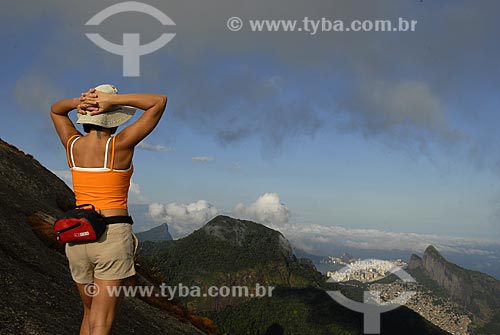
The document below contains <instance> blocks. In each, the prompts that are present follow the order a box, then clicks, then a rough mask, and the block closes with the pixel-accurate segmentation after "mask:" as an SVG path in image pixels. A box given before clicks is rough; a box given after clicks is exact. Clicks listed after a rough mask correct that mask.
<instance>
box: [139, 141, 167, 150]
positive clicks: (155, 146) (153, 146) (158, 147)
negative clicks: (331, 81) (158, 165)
mask: <svg viewBox="0 0 500 335" xmlns="http://www.w3.org/2000/svg"><path fill="white" fill-rule="evenodd" d="M137 148H138V149H143V150H149V151H159V152H161V151H171V150H172V148H171V147H166V146H163V145H159V144H151V143H149V142H146V141H142V142H141V143H139V144H138V145H137Z"/></svg>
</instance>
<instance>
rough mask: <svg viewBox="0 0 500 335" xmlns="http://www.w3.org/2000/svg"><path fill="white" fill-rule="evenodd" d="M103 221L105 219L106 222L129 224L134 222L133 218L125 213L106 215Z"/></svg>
mask: <svg viewBox="0 0 500 335" xmlns="http://www.w3.org/2000/svg"><path fill="white" fill-rule="evenodd" d="M104 221H106V224H113V223H130V224H134V220H132V217H131V216H126V215H117V216H106V217H105V218H104Z"/></svg>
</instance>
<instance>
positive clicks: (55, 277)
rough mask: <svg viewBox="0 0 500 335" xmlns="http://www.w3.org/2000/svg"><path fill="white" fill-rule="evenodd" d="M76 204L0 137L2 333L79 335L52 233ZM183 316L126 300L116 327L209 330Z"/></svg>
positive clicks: (72, 294) (74, 299)
mask: <svg viewBox="0 0 500 335" xmlns="http://www.w3.org/2000/svg"><path fill="white" fill-rule="evenodd" d="M73 204H74V196H73V192H72V191H71V190H70V189H69V188H68V187H67V186H66V184H65V183H64V182H63V181H61V180H60V179H59V178H58V177H56V176H55V175H54V174H53V173H51V172H50V171H49V170H47V169H46V168H44V167H43V166H42V165H41V164H40V163H39V162H38V161H36V160H35V159H34V158H33V157H32V156H30V155H26V154H24V153H23V152H21V151H19V150H18V149H17V148H15V147H13V146H12V145H9V144H8V143H6V142H4V141H2V140H0V285H1V287H2V294H1V296H2V298H1V299H0V324H1V330H0V333H2V334H37V335H53V334H62V335H65V334H78V332H79V326H80V322H81V316H82V305H81V302H80V298H79V296H78V292H77V290H76V286H75V284H74V282H73V280H72V278H71V276H70V273H69V268H68V262H67V259H66V256H65V255H64V252H63V248H61V246H60V245H59V244H58V243H56V242H55V239H54V236H53V235H51V234H53V230H52V225H51V223H53V221H54V220H55V218H56V217H57V216H59V215H61V214H62V213H63V212H64V211H65V210H67V209H69V208H70V207H71V206H73ZM142 280H143V278H142ZM173 309H177V310H181V308H180V306H174V308H173ZM184 314H185V316H184V317H182V313H180V314H175V313H171V312H166V311H164V310H161V309H159V308H157V307H153V306H152V305H150V304H148V303H146V302H145V301H143V300H140V299H138V298H126V299H125V301H124V304H123V306H122V308H121V313H120V315H119V317H118V318H117V320H116V324H115V329H114V331H115V333H116V334H148V335H151V334H167V333H168V334H190V335H191V334H206V333H207V332H205V331H202V330H201V329H199V328H197V327H195V326H194V325H193V323H192V321H193V320H194V319H193V318H191V319H190V318H189V315H186V313H185V312H184ZM202 321H203V320H200V322H202Z"/></svg>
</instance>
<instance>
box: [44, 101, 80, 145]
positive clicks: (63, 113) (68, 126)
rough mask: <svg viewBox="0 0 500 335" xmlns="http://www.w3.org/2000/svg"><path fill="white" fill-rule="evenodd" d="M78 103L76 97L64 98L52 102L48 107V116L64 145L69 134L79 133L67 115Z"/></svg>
mask: <svg viewBox="0 0 500 335" xmlns="http://www.w3.org/2000/svg"><path fill="white" fill-rule="evenodd" d="M79 103H80V100H79V99H78V98H73V99H64V100H60V101H58V102H56V103H54V104H53V105H52V107H51V109H50V117H51V118H52V122H53V123H54V127H55V128H56V131H57V134H58V135H59V139H60V140H61V142H62V144H63V145H64V146H66V143H67V142H68V140H69V138H70V137H71V136H73V135H81V133H80V132H79V131H78V130H77V129H76V128H75V125H74V124H73V122H72V121H71V119H70V118H69V117H68V114H69V112H71V111H72V110H73V109H76V108H78V105H79Z"/></svg>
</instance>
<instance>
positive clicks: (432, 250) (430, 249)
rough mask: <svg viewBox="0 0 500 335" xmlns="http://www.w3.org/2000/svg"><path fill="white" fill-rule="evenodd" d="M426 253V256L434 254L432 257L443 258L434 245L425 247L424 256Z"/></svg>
mask: <svg viewBox="0 0 500 335" xmlns="http://www.w3.org/2000/svg"><path fill="white" fill-rule="evenodd" d="M425 255H427V256H434V257H437V258H442V259H444V257H443V256H442V255H441V253H440V252H439V251H438V250H437V249H436V247H434V246H433V245H429V246H428V247H427V248H426V249H425V252H424V256H425Z"/></svg>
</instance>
